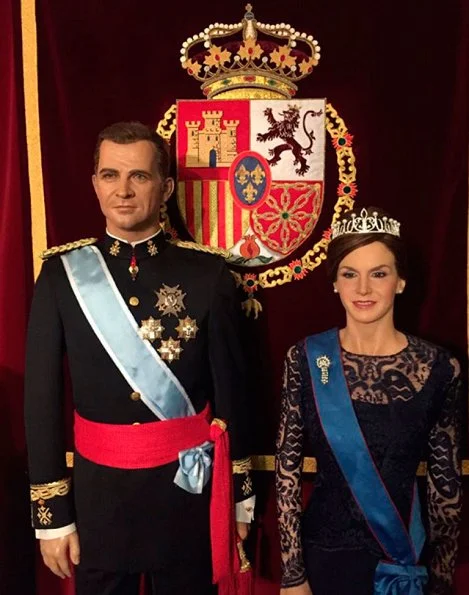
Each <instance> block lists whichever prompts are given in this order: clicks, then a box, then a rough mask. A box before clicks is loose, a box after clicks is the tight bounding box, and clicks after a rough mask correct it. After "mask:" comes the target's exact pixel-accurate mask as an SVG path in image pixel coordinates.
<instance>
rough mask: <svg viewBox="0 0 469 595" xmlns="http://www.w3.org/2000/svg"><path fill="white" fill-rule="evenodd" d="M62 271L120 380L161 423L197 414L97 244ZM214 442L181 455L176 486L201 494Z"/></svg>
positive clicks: (74, 254)
mask: <svg viewBox="0 0 469 595" xmlns="http://www.w3.org/2000/svg"><path fill="white" fill-rule="evenodd" d="M61 259H62V262H63V265H64V268H65V272H66V274H67V277H68V280H69V282H70V285H71V287H72V290H73V293H74V294H75V297H76V298H77V301H78V303H79V305H80V308H81V309H82V311H83V314H84V315H85V317H86V319H87V321H88V323H89V324H90V326H91V328H92V329H93V331H94V333H95V334H96V336H97V337H98V339H99V341H100V342H101V344H102V346H103V347H104V349H105V350H106V352H107V353H108V355H109V356H110V358H111V359H112V361H113V362H114V364H115V365H116V367H117V368H118V369H119V371H120V372H121V374H122V375H123V377H124V378H125V379H126V381H127V382H128V383H129V385H130V386H131V387H132V388H133V390H134V391H136V392H138V393H140V396H141V400H142V402H143V403H145V405H146V406H147V407H148V408H149V409H150V410H151V411H152V412H153V413H154V414H155V415H156V416H157V417H159V418H160V419H162V420H166V419H175V418H180V417H188V416H192V415H195V410H194V407H193V405H192V403H191V401H190V399H189V396H188V395H187V393H186V391H185V389H184V387H183V386H182V384H181V383H180V382H179V380H178V379H177V378H176V376H175V375H174V374H173V372H172V371H171V370H170V368H169V367H168V366H167V365H166V364H165V363H164V362H163V360H162V359H161V358H160V356H159V355H158V352H157V351H156V350H155V349H154V348H153V347H152V346H151V344H150V342H149V341H147V340H143V339H142V338H141V337H140V335H139V328H138V325H137V322H136V320H135V318H134V317H133V316H132V314H131V312H130V311H129V309H128V307H127V304H126V303H125V301H124V299H123V297H122V295H121V294H120V292H119V290H118V289H117V287H116V284H115V282H114V279H113V278H112V276H111V273H110V272H109V269H108V268H107V266H106V263H105V261H104V258H103V256H102V254H101V253H100V251H99V250H98V249H97V248H96V247H95V246H85V247H83V248H80V249H77V250H73V251H71V252H68V253H67V254H63V255H62V256H61ZM211 447H212V444H211V443H210V442H206V443H204V444H202V445H200V446H199V447H196V448H193V449H190V450H188V451H184V452H183V453H180V467H179V469H178V472H177V474H176V477H175V480H174V481H175V483H176V484H177V485H179V487H181V488H183V489H185V490H186V491H188V492H191V493H201V492H202V489H203V487H204V485H206V483H207V482H208V480H209V477H210V471H211V458H210V456H209V455H208V453H207V450H210V449H211Z"/></svg>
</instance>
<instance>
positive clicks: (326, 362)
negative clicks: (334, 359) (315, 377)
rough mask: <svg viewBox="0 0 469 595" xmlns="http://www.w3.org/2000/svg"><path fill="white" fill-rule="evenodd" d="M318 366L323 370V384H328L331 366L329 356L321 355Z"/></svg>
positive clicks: (317, 361)
mask: <svg viewBox="0 0 469 595" xmlns="http://www.w3.org/2000/svg"><path fill="white" fill-rule="evenodd" d="M316 365H317V367H318V368H319V369H320V370H321V382H322V383H323V384H327V383H328V382H329V366H330V365H331V360H330V359H329V358H328V357H327V355H320V356H319V357H318V358H317V359H316Z"/></svg>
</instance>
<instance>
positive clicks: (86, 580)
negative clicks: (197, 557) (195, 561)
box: [75, 566, 217, 595]
mask: <svg viewBox="0 0 469 595" xmlns="http://www.w3.org/2000/svg"><path fill="white" fill-rule="evenodd" d="M140 578H141V575H140V574H127V573H116V572H105V571H102V570H92V569H89V568H81V567H80V566H78V567H76V568H75V592H76V595H139V586H140ZM145 587H146V588H145V593H146V595H147V594H148V595H150V594H151V595H216V593H217V589H216V587H214V586H213V585H212V578H211V574H209V573H207V572H197V570H195V569H194V568H190V569H187V572H186V571H181V572H177V573H175V572H173V573H171V574H169V573H168V574H165V573H164V572H158V573H147V574H145Z"/></svg>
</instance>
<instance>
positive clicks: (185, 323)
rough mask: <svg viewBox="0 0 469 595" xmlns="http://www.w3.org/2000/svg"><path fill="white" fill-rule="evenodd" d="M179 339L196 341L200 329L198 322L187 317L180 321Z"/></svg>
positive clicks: (178, 328) (177, 328)
mask: <svg viewBox="0 0 469 595" xmlns="http://www.w3.org/2000/svg"><path fill="white" fill-rule="evenodd" d="M176 330H177V332H178V337H179V339H184V340H185V341H189V339H195V336H196V334H197V331H198V330H199V327H198V326H197V321H196V320H193V319H192V318H189V316H187V317H186V318H184V319H183V320H181V319H179V325H178V326H177V327H176Z"/></svg>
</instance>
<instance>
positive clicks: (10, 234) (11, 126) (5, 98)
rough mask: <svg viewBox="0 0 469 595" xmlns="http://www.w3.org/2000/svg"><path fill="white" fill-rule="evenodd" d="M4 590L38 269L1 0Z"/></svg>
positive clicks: (21, 485) (17, 554)
mask: <svg viewBox="0 0 469 595" xmlns="http://www.w3.org/2000/svg"><path fill="white" fill-rule="evenodd" d="M0 23H1V24H2V27H1V29H2V34H1V35H0V80H1V83H2V84H1V88H2V92H1V93H0V114H1V117H0V120H1V122H2V124H1V142H0V592H1V593H18V594H19V593H25V594H28V593H31V592H32V588H33V584H34V572H33V568H34V566H33V564H34V541H33V537H32V535H31V529H30V522H29V503H28V500H29V496H28V481H27V477H26V473H25V444H24V432H23V408H22V391H23V388H22V386H23V359H24V337H25V330H26V316H27V311H28V309H29V301H30V298H31V291H32V283H33V273H32V260H31V243H30V231H29V229H30V218H29V192H28V177H27V162H26V138H25V127H24V103H23V92H22V89H23V87H22V74H21V69H22V67H21V28H20V20H19V5H18V3H17V2H14V1H13V0H11V1H10V0H5V1H4V2H1V3H0Z"/></svg>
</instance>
